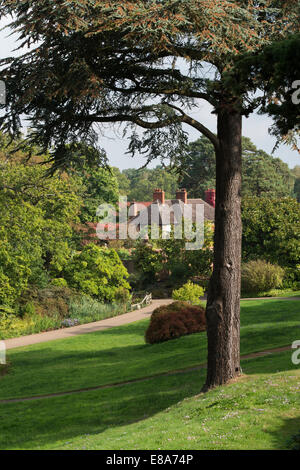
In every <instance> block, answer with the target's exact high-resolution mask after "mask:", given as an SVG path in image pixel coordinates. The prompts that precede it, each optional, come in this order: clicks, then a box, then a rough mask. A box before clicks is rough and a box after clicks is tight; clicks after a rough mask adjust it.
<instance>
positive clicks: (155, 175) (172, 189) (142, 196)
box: [123, 166, 178, 201]
mask: <svg viewBox="0 0 300 470" xmlns="http://www.w3.org/2000/svg"><path fill="white" fill-rule="evenodd" d="M123 173H124V174H125V175H126V176H127V177H128V179H129V181H130V192H129V194H128V198H129V200H131V201H132V200H136V201H152V199H153V190H154V189H155V188H161V189H163V190H164V191H165V197H166V199H174V198H175V194H176V190H177V188H178V177H177V175H176V174H174V172H170V171H167V170H166V169H164V168H162V167H160V166H157V167H156V168H153V169H149V168H145V169H143V170H135V169H129V170H124V172H123Z"/></svg>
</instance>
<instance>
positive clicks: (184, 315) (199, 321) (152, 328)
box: [145, 302, 206, 344]
mask: <svg viewBox="0 0 300 470" xmlns="http://www.w3.org/2000/svg"><path fill="white" fill-rule="evenodd" d="M205 330H206V320H205V310H204V308H203V307H200V306H199V305H191V304H189V303H188V302H173V303H172V304H170V305H165V306H162V307H158V308H156V309H155V310H154V312H153V313H152V315H151V320H150V325H149V327H148V329H147V331H146V333H145V340H146V343H150V344H154V343H162V342H163V341H168V340H170V339H175V338H179V337H180V336H184V335H190V334H192V333H199V332H200V331H205Z"/></svg>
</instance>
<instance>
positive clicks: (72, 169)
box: [50, 142, 119, 223]
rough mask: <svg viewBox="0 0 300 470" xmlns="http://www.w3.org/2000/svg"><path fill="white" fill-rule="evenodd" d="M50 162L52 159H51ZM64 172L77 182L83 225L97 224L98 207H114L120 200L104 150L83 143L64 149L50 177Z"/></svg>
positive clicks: (116, 184)
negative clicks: (105, 204) (95, 222)
mask: <svg viewBox="0 0 300 470" xmlns="http://www.w3.org/2000/svg"><path fill="white" fill-rule="evenodd" d="M50 161H51V159H50ZM56 169H59V170H60V171H61V170H62V169H64V170H65V171H66V173H67V174H70V175H72V176H74V177H75V178H77V179H78V180H80V182H81V185H82V193H81V197H82V199H83V204H82V207H81V211H80V220H81V222H82V223H85V222H94V221H96V220H97V219H96V211H97V208H98V206H99V205H100V204H103V203H109V204H116V203H117V201H118V198H119V188H118V182H117V178H116V177H115V175H114V173H113V171H112V169H111V168H110V167H109V166H108V164H107V156H106V153H105V151H104V150H103V149H99V148H97V147H95V146H91V145H86V144H85V143H84V142H79V143H73V144H70V145H68V146H66V148H65V152H64V153H63V163H61V162H58V163H55V162H54V164H53V165H52V167H51V173H52V174H53V172H54V171H55V170H56Z"/></svg>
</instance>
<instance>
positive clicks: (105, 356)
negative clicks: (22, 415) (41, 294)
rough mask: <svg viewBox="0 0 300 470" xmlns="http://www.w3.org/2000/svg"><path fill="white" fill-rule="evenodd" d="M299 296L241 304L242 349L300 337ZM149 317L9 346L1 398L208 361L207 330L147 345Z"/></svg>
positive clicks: (90, 384)
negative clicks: (8, 370)
mask: <svg viewBox="0 0 300 470" xmlns="http://www.w3.org/2000/svg"><path fill="white" fill-rule="evenodd" d="M299 305H300V302H299V301H280V300H278V301H277V300H259V301H246V302H243V303H242V308H241V322H242V328H241V352H242V354H247V353H250V352H255V351H260V350H263V349H267V348H275V347H279V346H286V345H290V344H291V343H292V341H294V340H295V339H297V337H296V336H297V334H296V332H298V331H299V334H298V336H299V337H300V328H299V325H300V312H299V310H300V309H299ZM148 321H149V320H148V319H147V320H143V321H140V322H136V323H133V324H130V325H126V326H122V327H118V328H113V329H110V330H106V331H101V332H96V333H90V334H87V335H79V336H77V337H71V338H69V339H63V340H57V341H52V342H49V343H43V344H37V345H33V346H30V347H26V348H19V349H16V350H11V351H8V360H9V362H10V363H11V364H12V370H11V372H10V373H9V374H8V375H6V376H5V377H2V378H1V382H0V384H1V385H0V399H3V398H15V397H26V396H34V395H40V394H47V393H53V392H61V391H66V390H76V389H80V388H87V387H94V386H98V385H104V384H110V383H115V382H121V381H124V380H129V379H135V378H139V377H145V376H149V375H154V374H158V373H161V372H166V371H169V370H174V369H181V368H185V367H190V366H194V365H197V364H201V363H204V362H205V361H206V346H207V343H206V334H205V333H200V334H195V335H192V336H185V337H182V338H179V339H178V340H174V341H168V342H166V343H162V344H159V345H147V344H145V342H144V332H145V329H146V327H147V325H148Z"/></svg>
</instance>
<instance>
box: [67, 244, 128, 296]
mask: <svg viewBox="0 0 300 470" xmlns="http://www.w3.org/2000/svg"><path fill="white" fill-rule="evenodd" d="M127 277H128V272H127V270H126V268H125V267H124V265H123V264H122V262H121V260H120V258H119V256H118V254H117V252H116V251H115V250H110V249H108V248H100V247H99V246H96V245H94V244H90V245H86V246H85V247H84V249H83V250H82V251H81V252H78V253H75V254H74V255H73V257H72V258H71V259H70V261H69V263H68V265H67V266H66V267H65V269H64V278H65V279H66V280H67V282H68V285H69V286H70V287H74V288H75V289H77V290H78V291H81V292H83V293H85V294H87V295H90V296H92V297H96V298H97V299H98V300H100V301H105V302H115V301H117V300H118V298H120V297H122V299H124V294H126V293H127V299H128V298H129V289H130V285H129V284H128V282H127V281H126V279H127Z"/></svg>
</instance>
